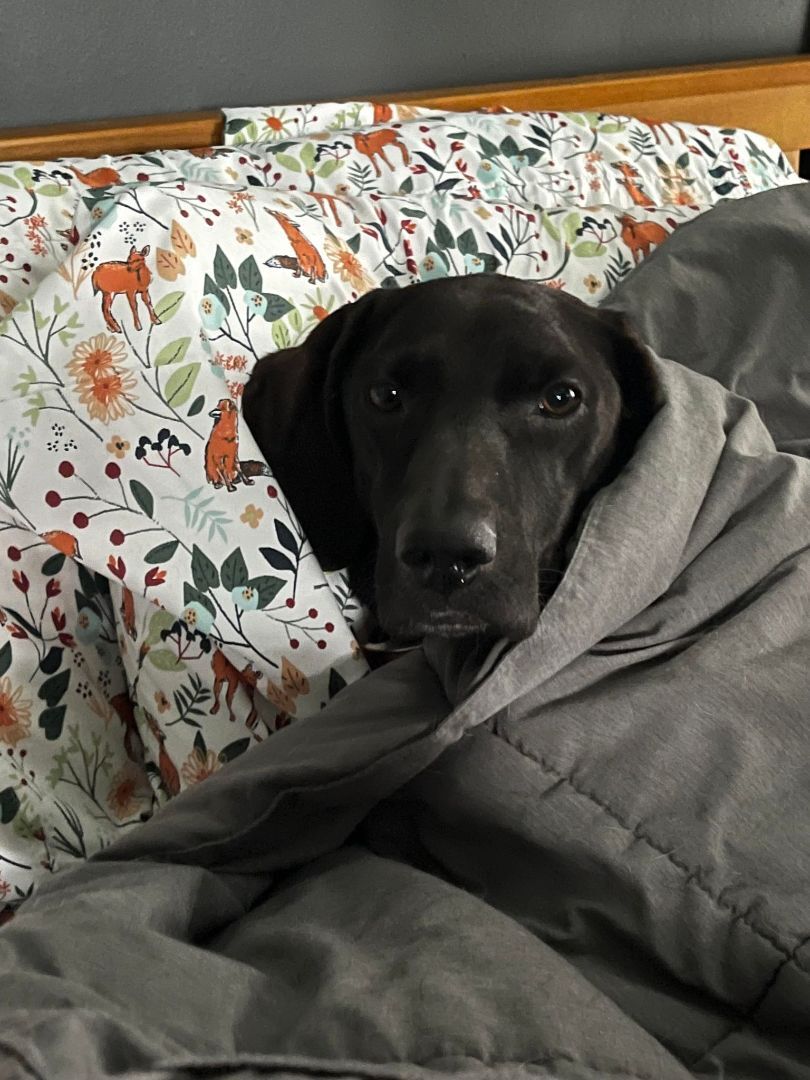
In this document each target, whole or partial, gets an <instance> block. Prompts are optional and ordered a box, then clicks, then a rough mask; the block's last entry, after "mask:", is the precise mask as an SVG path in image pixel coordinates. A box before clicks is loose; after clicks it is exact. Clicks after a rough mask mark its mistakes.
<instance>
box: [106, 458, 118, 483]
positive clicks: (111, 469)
mask: <svg viewBox="0 0 810 1080" xmlns="http://www.w3.org/2000/svg"><path fill="white" fill-rule="evenodd" d="M104 472H105V473H106V474H107V476H109V478H110V479H111V480H117V479H118V477H119V476H120V475H121V466H120V465H116V463H115V462H114V461H108V462H107V464H106V465H105V467H104Z"/></svg>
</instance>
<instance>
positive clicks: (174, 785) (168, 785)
mask: <svg viewBox="0 0 810 1080" xmlns="http://www.w3.org/2000/svg"><path fill="white" fill-rule="evenodd" d="M143 715H144V717H145V718H146V723H147V726H148V727H149V730H150V731H151V732H152V734H153V735H154V737H155V739H157V743H158V772H159V773H160V781H161V784H162V786H163V789H164V790H165V792H166V794H167V795H179V794H180V773H179V772H178V771H177V766H176V765H175V763H174V762H173V761H172V759H171V758H170V757H169V753H168V751H167V750H166V734H165V732H164V731H163V729H162V728H161V726H160V724H159V723H158V722H157V720H156V719H155V718H154V716H153V715H152V714H151V713H150V712H148V711H147V710H146V709H144V710H143Z"/></svg>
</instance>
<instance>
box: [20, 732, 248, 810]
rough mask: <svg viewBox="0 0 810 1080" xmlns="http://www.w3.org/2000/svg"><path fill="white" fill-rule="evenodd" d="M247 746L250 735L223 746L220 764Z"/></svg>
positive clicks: (242, 751) (244, 749)
mask: <svg viewBox="0 0 810 1080" xmlns="http://www.w3.org/2000/svg"><path fill="white" fill-rule="evenodd" d="M249 746H250V737H248V738H246V739H237V740H236V741H235V742H232V743H228V745H227V746H223V747H222V749H221V750H220V752H219V754H217V757H218V758H219V762H220V764H221V765H226V764H227V763H228V762H229V761H233V759H234V758H238V757H239V756H240V755H241V754H244V752H245V751H246V750H247V748H248V747H249ZM0 797H2V796H0Z"/></svg>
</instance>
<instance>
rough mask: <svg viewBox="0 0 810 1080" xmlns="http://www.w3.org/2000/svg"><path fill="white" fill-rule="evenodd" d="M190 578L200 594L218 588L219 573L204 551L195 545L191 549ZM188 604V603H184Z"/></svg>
mask: <svg viewBox="0 0 810 1080" xmlns="http://www.w3.org/2000/svg"><path fill="white" fill-rule="evenodd" d="M191 576H192V578H193V579H194V584H195V585H196V587H197V588H198V589H199V590H200V592H207V591H208V590H209V589H216V588H217V587H218V586H219V572H218V571H217V568H216V567H215V566H214V564H213V563H212V562H211V560H210V559H209V558H208V556H207V555H206V554H205V552H204V551H201V550H200V548H198V547H197V545H196V544H195V545H194V546H193V547H192V549H191ZM186 602H187V603H188V601H186Z"/></svg>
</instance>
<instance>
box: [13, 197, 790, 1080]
mask: <svg viewBox="0 0 810 1080" xmlns="http://www.w3.org/2000/svg"><path fill="white" fill-rule="evenodd" d="M779 237H782V240H781V241H780V240H779ZM780 244H781V246H780ZM752 260H757V261H756V263H754V262H753V261H752ZM769 268H770V269H769ZM729 280H733V281H734V282H735V283H736V284H735V287H734V288H729V287H727V286H726V283H727V282H728V281H729ZM771 290H773V291H771ZM809 291H810V190H808V188H806V187H800V188H788V189H785V190H782V191H777V192H773V193H768V194H765V195H760V196H755V197H753V198H751V199H748V200H745V201H743V202H740V203H737V204H734V205H732V206H725V207H721V208H720V209H718V210H715V211H712V212H710V213H709V214H707V215H705V216H704V217H702V218H700V219H698V220H697V221H696V222H694V223H693V224H691V225H687V226H685V227H684V228H683V229H682V230H681V231H680V232H679V233H678V234H676V235H675V236H674V237H673V239H672V240H671V241H669V243H668V244H667V245H665V246H664V247H663V248H662V249H661V251H660V252H659V253H658V254H657V255H656V256H654V257H653V258H652V259H650V261H649V262H648V263H647V264H646V265H644V266H643V267H641V268H640V269H639V271H638V272H637V273H636V274H634V275H633V276H632V277H631V278H630V279H629V280H628V282H627V283H626V285H625V286H623V288H622V289H620V291H619V293H618V294H617V296H616V303H617V304H618V305H621V306H622V307H624V308H625V309H626V310H630V311H636V312H637V313H639V305H643V311H641V312H640V314H641V315H642V316H643V324H644V330H645V333H646V334H647V336H648V337H649V338H650V339H651V340H652V341H653V343H654V345H655V346H656V348H657V350H658V352H659V353H662V354H673V353H675V354H676V355H678V356H679V359H682V360H684V361H685V362H686V363H689V362H690V361H691V360H692V358H693V357H695V358H696V360H695V366H697V367H703V369H704V370H709V369H710V367H711V365H712V364H715V368H714V370H715V372H716V373H718V374H720V375H721V376H723V377H725V379H726V381H727V382H729V383H731V384H733V385H738V384H739V382H740V381H741V380H742V382H743V383H744V382H745V380H746V378H747V379H748V380H749V387H748V389H749V392H754V393H756V391H757V388H758V386H759V384H758V383H757V379H756V378H753V376H751V372H752V371H754V370H756V371H758V372H760V374H761V377H762V379H764V381H765V384H767V402H766V405H767V409H766V412H767V414H768V421H769V424H770V425H771V426H772V428H773V429H774V431H776V432H777V433H778V436H779V438H780V439H781V440H782V441H783V442H784V443H789V444H790V445H791V447H792V448H793V449H796V450H801V449H802V447H803V445H804V444H803V443H802V439H803V437H806V436H807V433H808V432H810V397H809V396H808V391H809V389H810V368H808V364H807V359H806V356H807V342H808V341H810V314H809V312H810V305H808V303H807V297H808V292H809ZM754 296H756V303H752V302H751V298H752V297H754ZM673 305H675V306H673ZM678 305H680V306H678ZM777 309H778V310H777ZM672 312H676V313H678V312H679V313H680V314H679V316H678V317H675V316H672ZM659 313H660V319H659ZM740 342H743V343H744V349H742V353H743V354H744V358H745V364H750V365H755V367H749V368H745V370H742V368H741V367H740V364H741V363H742V360H740V361H739V363H738V364H737V366H736V367H735V366H734V357H735V355H736V356H738V359H739V343H740ZM744 366H745V365H744V364H743V367H744ZM780 366H781V371H780V370H779V369H780ZM656 370H657V374H658V379H659V382H660V389H661V394H662V400H663V405H662V407H661V409H660V411H659V412H658V413H657V415H656V416H655V418H654V419H653V421H652V423H651V426H650V427H649V429H648V431H647V433H646V434H645V436H644V437H643V440H642V442H641V443H640V445H639V447H638V450H637V452H636V454H635V456H634V458H633V459H632V460H631V462H630V464H629V466H628V467H627V468H626V470H625V471H624V472H623V473H622V474H621V475H620V476H619V478H618V479H617V480H616V481H615V482H614V483H613V484H612V485H610V486H609V487H608V488H606V489H604V490H603V491H602V492H601V493H600V494H599V495H598V496H597V498H596V499H595V501H594V503H593V505H592V506H591V508H590V511H589V513H588V514H587V516H586V519H585V521H584V525H583V527H582V529H581V532H580V535H579V537H578V542H577V544H576V547H575V550H574V553H573V556H572V558H571V561H570V564H569V566H568V569H567V572H566V575H565V577H564V579H563V581H562V583H561V585H560V587H559V588H558V590H557V592H556V593H555V594H554V597H553V599H552V601H551V602H550V604H549V605H548V607H547V608H546V610H545V611H544V612H543V615H542V617H541V620H540V622H539V625H538V627H537V630H536V632H535V633H534V635H533V636H532V637H531V638H530V639H528V640H527V641H525V642H522V643H520V644H519V645H517V646H514V647H512V648H511V649H509V650H499V649H498V647H497V646H496V647H494V648H491V649H489V651H487V650H486V649H482V650H481V652H480V653H474V652H470V651H469V650H467V651H464V649H463V648H461V647H460V646H459V645H458V644H456V645H453V646H450V645H448V644H446V643H441V642H434V641H428V642H427V643H426V645H425V648H424V650H423V651H421V652H419V653H414V654H410V655H408V656H405V657H404V658H402V659H401V660H399V661H397V662H395V663H393V664H391V665H388V666H387V667H384V668H382V669H381V670H379V671H377V672H375V673H374V674H373V675H371V676H370V677H369V678H367V679H365V680H363V681H362V682H360V683H358V684H354V685H352V686H350V687H349V688H347V689H346V690H345V691H343V692H342V693H341V694H340V695H339V696H338V697H337V699H336V700H335V701H334V702H332V703H331V704H330V705H329V707H327V708H326V709H325V710H324V711H323V712H322V713H320V714H319V715H318V716H317V717H316V718H314V719H311V720H308V721H306V722H304V723H301V724H299V725H296V726H292V727H289V728H286V729H284V730H282V731H280V732H278V733H277V734H275V735H274V736H273V738H272V740H270V741H268V742H265V743H263V744H262V745H259V746H257V747H256V748H255V749H254V750H252V751H251V752H250V753H249V754H245V755H244V756H243V757H241V758H240V759H239V760H238V761H236V762H235V763H233V764H232V765H231V766H229V767H228V768H227V769H225V770H223V771H221V772H219V773H217V774H215V775H214V776H212V777H211V778H210V779H208V780H206V781H205V783H204V784H201V785H198V786H197V787H195V788H194V789H192V790H191V791H189V792H187V793H185V794H183V795H182V796H180V797H179V798H178V799H177V800H175V801H174V802H173V803H172V804H170V805H169V807H168V808H167V809H165V810H164V811H163V812H162V813H161V814H160V815H159V816H158V817H157V818H155V819H153V820H152V821H150V822H149V823H147V824H146V825H144V826H143V827H142V828H141V829H139V830H137V831H135V832H133V833H130V834H128V835H127V837H126V838H125V839H124V840H122V841H121V842H119V843H117V844H116V845H114V846H113V847H111V848H109V849H107V850H106V851H105V852H103V853H102V854H101V855H99V856H97V857H95V858H94V859H92V860H91V861H90V862H89V863H88V864H87V865H84V866H81V867H79V868H78V869H76V870H72V871H69V872H65V873H63V874H61V875H58V876H56V877H55V878H53V879H52V880H49V881H48V882H46V883H45V884H44V885H43V886H42V887H41V889H40V891H39V893H38V894H37V895H36V896H35V897H34V899H32V900H31V901H29V902H28V903H26V904H25V905H24V906H23V908H22V910H21V911H20V913H19V914H18V915H17V916H16V917H15V918H14V919H13V920H12V921H11V922H10V923H9V924H8V925H7V926H6V927H5V928H4V929H3V930H2V932H0V995H2V996H1V998H0V1056H2V1067H0V1073H1V1074H2V1076H3V1077H6V1076H11V1077H26V1078H28V1077H37V1078H41V1077H48V1078H49V1080H62V1078H64V1080H75V1078H78V1077H87V1078H102V1077H105V1078H106V1077H114V1076H121V1075H127V1076H133V1077H142V1078H144V1080H146V1078H161V1080H163V1078H168V1077H191V1076H218V1077H245V1078H247V1077H261V1076H270V1075H274V1076H278V1077H293V1076H299V1077H312V1078H314V1077H316V1076H317V1077H323V1076H331V1077H380V1078H383V1077H384V1078H392V1080H393V1078H397V1080H411V1078H414V1080H416V1078H425V1080H431V1078H434V1077H442V1076H447V1075H448V1074H452V1075H454V1076H456V1077H458V1078H459V1080H462V1078H466V1077H468V1076H469V1077H472V1076H475V1077H476V1078H478V1077H484V1076H491V1077H502V1078H504V1080H507V1078H509V1080H512V1078H515V1080H517V1078H523V1077H527V1078H528V1077H532V1078H542V1077H560V1078H597V1077H600V1078H601V1077H609V1078H612V1080H616V1078H627V1080H659V1078H660V1080H683V1078H686V1077H718V1078H719V1077H723V1078H726V1080H766V1078H776V1077H779V1078H800V1077H810V944H809V942H810V782H808V777H810V461H808V460H805V459H804V458H803V457H801V456H799V455H798V454H793V455H791V454H787V453H780V452H777V451H776V450H775V448H774V442H773V439H772V436H771V434H770V433H769V431H768V428H767V427H766V425H765V424H764V423H763V420H762V419H761V417H760V414H759V413H758V411H757V408H756V407H755V406H754V405H753V404H752V403H751V402H750V401H748V400H746V399H744V398H743V397H740V396H736V395H735V394H734V393H731V392H729V391H728V390H727V389H725V388H724V387H723V386H721V385H720V383H719V382H717V381H715V380H714V379H712V378H709V377H707V375H705V374H702V373H700V372H696V371H692V370H689V369H688V368H687V367H685V366H682V365H681V364H679V363H676V362H673V361H671V360H664V359H662V360H660V361H658V362H657V366H656ZM763 373H764V374H763ZM751 378H753V382H751ZM271 743H272V752H271Z"/></svg>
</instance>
